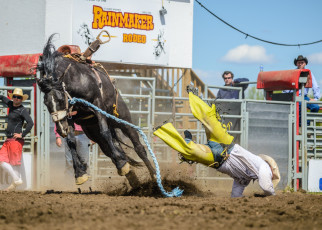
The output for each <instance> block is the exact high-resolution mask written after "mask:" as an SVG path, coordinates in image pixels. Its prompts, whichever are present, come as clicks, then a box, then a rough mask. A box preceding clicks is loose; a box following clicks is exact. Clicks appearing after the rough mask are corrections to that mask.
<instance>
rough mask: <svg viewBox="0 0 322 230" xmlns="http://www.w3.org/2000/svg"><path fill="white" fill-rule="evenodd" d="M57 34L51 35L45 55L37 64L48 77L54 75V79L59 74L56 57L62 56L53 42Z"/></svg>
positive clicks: (44, 51) (45, 48)
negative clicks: (56, 70)
mask: <svg viewBox="0 0 322 230" xmlns="http://www.w3.org/2000/svg"><path fill="white" fill-rule="evenodd" d="M55 35H56V34H52V35H50V37H49V38H48V41H47V43H46V45H45V47H44V50H43V55H42V58H41V61H40V62H39V64H38V65H37V69H38V70H39V71H41V72H43V73H44V74H45V75H46V77H53V80H54V81H56V80H57V76H56V73H55V67H56V61H55V59H56V57H58V56H61V55H62V54H61V53H59V52H57V51H56V48H55V46H54V44H53V43H52V40H53V38H54V36H55Z"/></svg>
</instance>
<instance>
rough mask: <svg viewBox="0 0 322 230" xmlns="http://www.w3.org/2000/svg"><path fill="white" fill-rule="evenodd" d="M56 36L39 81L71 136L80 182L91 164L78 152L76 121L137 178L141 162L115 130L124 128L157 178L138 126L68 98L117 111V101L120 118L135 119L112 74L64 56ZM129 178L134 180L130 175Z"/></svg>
mask: <svg viewBox="0 0 322 230" xmlns="http://www.w3.org/2000/svg"><path fill="white" fill-rule="evenodd" d="M53 36H54V34H53V35H51V36H50V38H49V39H48V41H47V43H46V45H45V47H44V50H43V55H42V56H41V58H40V60H39V64H38V66H37V69H38V71H39V72H40V78H39V79H37V84H38V86H39V88H40V90H41V91H42V92H44V103H45V105H46V106H47V108H48V110H49V112H50V114H51V115H52V118H53V121H54V122H55V123H56V127H57V132H58V133H59V134H60V135H61V136H62V137H67V138H68V139H67V143H68V146H69V147H70V149H71V153H72V157H73V167H74V171H75V178H76V184H82V183H84V182H85V181H86V180H87V179H88V176H87V174H86V169H87V165H86V164H85V163H84V162H82V161H81V160H80V158H79V157H78V155H77V152H76V145H75V141H74V136H73V132H71V123H74V122H75V123H76V124H79V125H81V127H82V129H83V131H84V133H85V134H86V135H87V137H88V138H89V139H91V140H92V141H94V142H96V143H97V144H98V145H99V146H100V148H101V149H102V151H103V152H104V154H105V155H106V156H108V157H110V158H111V159H112V161H113V163H114V164H115V166H116V168H117V169H118V173H119V175H122V176H123V175H125V176H127V178H128V179H129V178H133V177H132V176H129V175H131V173H132V175H133V172H132V171H131V169H130V164H132V165H137V163H138V162H136V161H134V160H133V159H131V158H130V157H128V156H127V155H126V154H125V152H124V151H123V149H122V146H121V145H120V143H119V141H120V139H119V138H118V137H117V135H116V131H115V129H120V130H121V131H122V132H123V134H124V135H125V136H127V137H128V138H129V139H130V140H131V141H132V143H133V146H134V150H135V152H136V153H137V154H138V156H139V157H140V158H141V159H142V160H143V162H144V163H145V165H146V166H147V168H148V170H149V172H150V175H151V177H152V178H153V177H154V175H155V170H154V168H153V167H152V165H151V163H150V161H149V160H148V158H147V154H146V151H145V148H144V146H143V145H142V144H141V142H140V140H139V136H138V133H137V131H136V130H134V129H133V128H131V127H129V126H126V125H124V124H120V123H117V122H116V121H114V120H112V119H109V118H107V117H105V116H104V115H102V114H101V113H99V112H98V111H96V110H94V109H92V108H89V107H86V106H85V105H83V104H81V103H76V104H75V105H73V106H71V105H69V103H68V98H69V97H77V98H81V99H84V100H86V101H88V102H90V103H92V104H94V105H95V106H97V107H98V108H100V109H102V110H103V111H106V112H107V113H110V114H113V109H114V108H113V105H117V112H118V114H119V118H120V119H123V120H125V121H128V122H131V114H130V112H129V109H128V108H127V106H126V104H125V102H124V101H123V99H122V96H121V95H119V94H118V93H117V91H116V89H115V87H114V85H113V84H112V82H111V80H110V78H109V76H108V75H107V74H106V73H105V72H104V71H103V70H99V69H96V70H93V69H92V68H93V67H91V66H90V65H89V64H85V63H79V62H77V61H74V60H73V59H70V58H66V57H64V55H63V54H62V53H60V52H58V51H56V50H55V46H54V45H53V43H52V39H53ZM72 111H73V112H72ZM74 111H77V113H76V114H75V112H74ZM70 114H75V115H73V116H72V119H71V120H72V122H69V120H70ZM68 118H69V119H68ZM129 182H130V184H131V181H130V179H129Z"/></svg>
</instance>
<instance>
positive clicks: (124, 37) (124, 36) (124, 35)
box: [123, 34, 128, 42]
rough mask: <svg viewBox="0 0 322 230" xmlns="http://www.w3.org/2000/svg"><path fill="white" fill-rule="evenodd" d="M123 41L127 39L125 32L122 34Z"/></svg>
mask: <svg viewBox="0 0 322 230" xmlns="http://www.w3.org/2000/svg"><path fill="white" fill-rule="evenodd" d="M123 42H128V41H127V34H123Z"/></svg>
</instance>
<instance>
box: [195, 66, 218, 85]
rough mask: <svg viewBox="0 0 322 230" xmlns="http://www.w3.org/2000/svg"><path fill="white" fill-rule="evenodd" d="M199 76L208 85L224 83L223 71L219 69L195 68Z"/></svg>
mask: <svg viewBox="0 0 322 230" xmlns="http://www.w3.org/2000/svg"><path fill="white" fill-rule="evenodd" d="M193 71H195V73H196V74H197V76H198V77H199V78H200V79H201V80H202V81H203V82H204V83H205V84H208V85H210V84H211V85H213V84H218V83H220V85H221V84H222V81H223V80H222V78H221V74H222V73H221V72H218V71H206V70H202V69H193Z"/></svg>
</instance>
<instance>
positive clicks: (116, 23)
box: [111, 12, 119, 27]
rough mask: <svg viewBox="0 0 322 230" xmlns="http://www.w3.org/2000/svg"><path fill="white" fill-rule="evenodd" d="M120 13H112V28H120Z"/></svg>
mask: <svg viewBox="0 0 322 230" xmlns="http://www.w3.org/2000/svg"><path fill="white" fill-rule="evenodd" d="M117 14H118V13H115V12H112V15H111V16H112V19H111V20H112V27H118V26H119V18H118V15H117Z"/></svg>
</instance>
